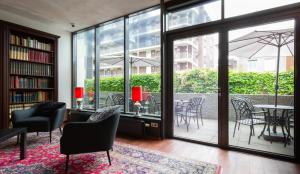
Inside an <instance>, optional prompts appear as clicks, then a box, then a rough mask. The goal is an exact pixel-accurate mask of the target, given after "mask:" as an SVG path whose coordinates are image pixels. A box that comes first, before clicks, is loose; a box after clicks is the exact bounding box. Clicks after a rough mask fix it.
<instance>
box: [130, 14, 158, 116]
mask: <svg viewBox="0 0 300 174" xmlns="http://www.w3.org/2000/svg"><path fill="white" fill-rule="evenodd" d="M128 27H129V34H128V37H129V56H128V66H129V79H130V80H129V84H128V85H129V86H130V88H131V87H132V86H142V89H143V96H142V101H141V104H142V106H141V109H140V112H141V114H147V115H156V116H158V115H160V113H161V106H160V105H161V100H160V9H157V10H152V11H149V12H145V13H142V14H134V15H132V16H130V17H129V24H128ZM130 91H131V90H130ZM134 111H135V107H134V105H133V102H132V100H131V94H130V99H129V112H134Z"/></svg>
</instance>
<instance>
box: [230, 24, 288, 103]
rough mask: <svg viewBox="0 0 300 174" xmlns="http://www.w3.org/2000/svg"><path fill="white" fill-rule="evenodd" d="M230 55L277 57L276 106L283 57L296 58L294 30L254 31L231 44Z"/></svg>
mask: <svg viewBox="0 0 300 174" xmlns="http://www.w3.org/2000/svg"><path fill="white" fill-rule="evenodd" d="M229 53H230V55H233V56H237V57H241V58H247V59H249V60H251V59H254V58H255V59H258V58H262V57H266V56H270V57H277V63H276V79H275V106H276V105H277V97H278V89H279V87H278V75H279V65H280V57H281V56H294V29H292V28H291V29H282V30H268V31H253V32H251V33H248V34H246V35H244V36H242V37H239V38H237V39H234V40H232V41H230V42H229Z"/></svg>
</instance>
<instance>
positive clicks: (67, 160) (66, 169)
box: [65, 155, 69, 172]
mask: <svg viewBox="0 0 300 174" xmlns="http://www.w3.org/2000/svg"><path fill="white" fill-rule="evenodd" d="M68 167H69V155H67V156H66V168H65V171H66V172H67V171H68Z"/></svg>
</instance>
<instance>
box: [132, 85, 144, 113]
mask: <svg viewBox="0 0 300 174" xmlns="http://www.w3.org/2000/svg"><path fill="white" fill-rule="evenodd" d="M142 98H143V97H142V86H133V87H132V102H133V103H134V106H135V108H136V113H135V116H137V117H139V116H141V114H140V107H141V103H140V101H142Z"/></svg>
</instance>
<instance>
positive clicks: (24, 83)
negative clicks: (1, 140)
mask: <svg viewBox="0 0 300 174" xmlns="http://www.w3.org/2000/svg"><path fill="white" fill-rule="evenodd" d="M0 26H1V27H0V28H1V30H0V31H1V36H0V39H1V40H0V42H1V44H0V47H1V48H0V53H1V61H0V65H1V74H0V76H1V77H0V80H1V82H0V83H1V84H0V85H1V86H2V87H1V88H0V90H1V93H2V95H1V97H0V101H1V105H2V106H1V108H0V111H1V115H0V118H1V119H0V121H1V125H0V128H7V127H10V126H11V125H10V115H11V112H12V111H13V110H20V109H26V108H29V107H31V106H32V105H34V104H36V103H39V102H44V101H57V98H58V96H57V95H58V94H57V93H58V89H57V88H58V69H57V51H58V49H57V43H58V42H57V41H58V38H59V37H58V36H55V35H52V34H48V33H45V32H42V31H38V30H34V29H31V28H27V27H23V26H20V25H17V24H12V23H9V22H5V21H0Z"/></svg>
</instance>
